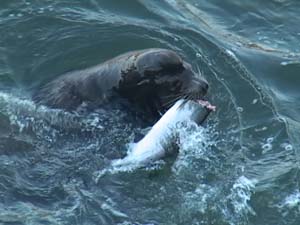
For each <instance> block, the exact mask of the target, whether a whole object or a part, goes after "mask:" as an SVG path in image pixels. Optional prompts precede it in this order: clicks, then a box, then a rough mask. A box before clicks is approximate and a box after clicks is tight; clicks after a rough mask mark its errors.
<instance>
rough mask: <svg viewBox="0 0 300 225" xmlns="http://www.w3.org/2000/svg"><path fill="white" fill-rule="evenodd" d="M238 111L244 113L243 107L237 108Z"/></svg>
mask: <svg viewBox="0 0 300 225" xmlns="http://www.w3.org/2000/svg"><path fill="white" fill-rule="evenodd" d="M236 109H237V111H238V112H243V111H244V109H243V107H237V108H236Z"/></svg>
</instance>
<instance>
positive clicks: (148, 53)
mask: <svg viewBox="0 0 300 225" xmlns="http://www.w3.org/2000/svg"><path fill="white" fill-rule="evenodd" d="M207 89H208V84H207V82H206V80H205V79H204V78H203V77H201V75H200V74H196V73H195V72H194V71H193V70H192V67H191V65H190V64H189V63H187V62H185V61H183V60H182V59H181V58H180V56H179V55H178V54H176V53H175V52H174V51H171V50H166V49H145V50H140V51H133V52H128V53H126V54H123V55H120V56H117V57H115V58H113V59H111V60H108V61H106V62H103V63H101V64H99V65H96V66H93V67H91V68H87V69H83V70H78V71H73V72H69V73H66V74H63V75H62V76H60V77H58V78H56V79H55V80H53V81H52V82H50V83H48V84H46V85H45V86H43V87H41V88H40V89H39V90H38V91H37V92H36V93H35V94H34V96H33V99H34V100H35V101H36V102H38V103H40V104H44V105H47V106H49V107H53V108H63V109H66V110H76V109H77V108H78V107H79V106H80V105H81V104H82V103H93V104H94V103H97V104H99V103H100V104H103V103H106V102H107V101H110V100H111V99H112V98H113V97H116V96H118V97H122V98H125V99H127V100H129V102H132V103H134V104H135V105H138V106H139V107H140V108H142V109H144V110H146V111H148V112H151V113H152V114H154V115H155V114H157V115H158V112H161V111H164V110H166V109H168V108H169V107H170V106H171V105H172V104H173V103H175V102H176V100H178V99H179V98H186V99H201V98H202V97H203V96H204V95H205V94H206V92H207Z"/></svg>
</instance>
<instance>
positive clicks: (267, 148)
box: [262, 143, 272, 153]
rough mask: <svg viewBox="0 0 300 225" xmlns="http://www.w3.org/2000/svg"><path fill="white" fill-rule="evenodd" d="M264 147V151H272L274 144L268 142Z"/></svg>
mask: <svg viewBox="0 0 300 225" xmlns="http://www.w3.org/2000/svg"><path fill="white" fill-rule="evenodd" d="M262 148H263V153H266V152H267V151H270V150H271V149H272V145H271V144H270V143H267V144H264V145H263V146H262Z"/></svg>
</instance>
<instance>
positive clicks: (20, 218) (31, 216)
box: [0, 0, 300, 225]
mask: <svg viewBox="0 0 300 225" xmlns="http://www.w3.org/2000/svg"><path fill="white" fill-rule="evenodd" d="M299 10H300V3H299V2H298V1H296V0H270V1H258V0H254V1H238V0H233V1H229V0H227V1H217V0H212V1H204V0H185V1H179V0H160V1H158V0H153V1H148V0H140V1H138V0H124V1H120V0H118V1H117V0H85V1H79V0H77V1H76V0H73V1H67V0H52V1H50V0H44V1H38V0H36V1H34V0H22V1H21V0H19V1H17V0H1V2H0V31H1V35H0V224H5V225H11V224H101V225H102V224H122V225H129V224H147V225H149V224H155V225H156V224H218V225H220V224H255V225H257V224H262V225H266V224H270V225H271V224H272V225H274V224H278V225H279V224H280V225H282V224H288V225H291V224H295V225H298V224H300V211H299V210H300V191H299V150H300V143H299V138H300V116H299V115H300V113H299V112H300V104H299V101H300V92H299V87H300V78H299V74H300V73H299V72H300V64H299V55H300V54H299V51H300V47H299V46H300V45H299V39H300V29H299V21H300V14H299ZM153 47H159V48H168V49H172V50H174V51H176V52H178V53H179V54H180V55H181V56H182V57H183V58H184V59H185V60H186V61H188V62H190V63H191V64H192V66H193V67H194V69H195V70H199V71H201V73H202V74H203V75H204V76H205V78H206V79H207V80H208V82H209V84H210V90H209V94H208V97H209V99H210V101H211V102H213V103H214V104H215V105H216V106H217V112H216V113H214V114H211V115H210V117H209V119H208V121H207V122H206V123H205V125H204V128H195V127H187V128H185V129H183V130H182V135H181V136H182V137H181V145H180V154H179V156H178V158H177V159H176V161H175V162H167V163H166V164H165V165H163V166H161V167H160V168H159V169H150V168H149V169H148V170H147V169H142V170H137V171H132V172H127V173H121V174H115V175H111V176H106V177H105V178H103V179H101V180H100V181H99V182H98V183H97V182H95V175H96V174H97V173H98V172H99V171H101V170H102V169H104V168H105V167H106V166H107V165H108V164H109V162H110V160H111V159H114V158H120V157H122V156H124V154H125V153H126V144H127V143H129V142H132V141H133V139H134V138H135V135H136V133H139V132H140V128H141V126H140V124H134V123H128V120H127V116H128V115H127V114H126V112H124V111H118V110H113V111H106V110H104V109H103V110H102V111H100V112H95V113H91V114H87V115H75V114H71V113H68V112H64V111H62V110H53V109H48V108H45V107H38V106H36V105H35V104H34V103H33V102H32V101H31V94H32V92H33V91H34V90H35V89H36V88H38V87H39V85H41V84H44V83H47V82H48V81H49V80H52V79H54V78H55V77H58V76H59V75H61V74H62V73H64V72H67V71H71V70H75V69H81V68H86V67H88V66H91V65H95V64H98V63H100V62H102V61H104V60H107V59H109V58H111V57H114V56H116V55H118V54H121V53H124V52H127V51H130V50H135V49H144V48H153Z"/></svg>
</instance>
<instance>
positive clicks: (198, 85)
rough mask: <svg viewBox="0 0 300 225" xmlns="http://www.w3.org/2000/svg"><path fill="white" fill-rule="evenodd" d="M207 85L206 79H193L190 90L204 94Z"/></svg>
mask: <svg viewBox="0 0 300 225" xmlns="http://www.w3.org/2000/svg"><path fill="white" fill-rule="evenodd" d="M208 88H209V85H208V83H207V81H206V80H194V81H193V85H192V90H193V91H192V92H196V93H201V95H205V94H206V93H207V91H208Z"/></svg>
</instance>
